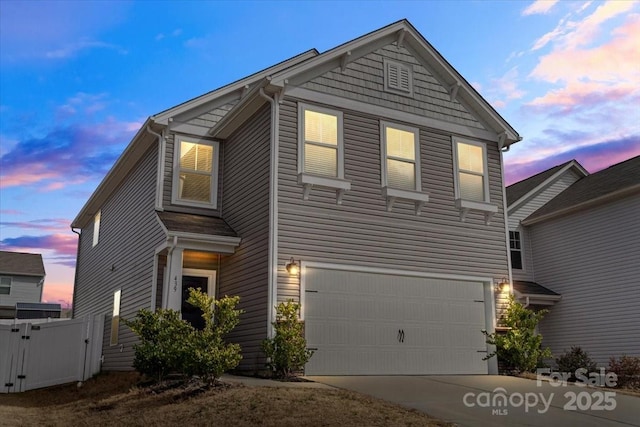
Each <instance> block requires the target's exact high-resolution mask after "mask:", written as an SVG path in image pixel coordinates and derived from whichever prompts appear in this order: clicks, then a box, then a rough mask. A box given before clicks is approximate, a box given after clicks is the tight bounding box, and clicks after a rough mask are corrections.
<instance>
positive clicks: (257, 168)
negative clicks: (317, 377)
mask: <svg viewBox="0 0 640 427" xmlns="http://www.w3.org/2000/svg"><path fill="white" fill-rule="evenodd" d="M270 121H271V113H270V107H269V106H268V105H267V106H265V107H263V108H262V109H261V110H260V111H259V112H257V113H256V114H255V115H254V116H253V117H252V118H251V119H249V120H248V121H247V122H246V123H245V124H244V125H243V126H242V127H241V128H240V129H238V130H237V131H236V132H235V133H234V134H233V135H231V136H230V137H229V139H228V140H226V141H225V142H224V159H225V161H224V171H225V191H224V196H223V197H224V212H223V218H224V220H225V221H226V222H227V223H228V224H229V226H231V228H233V229H234V230H235V231H236V233H238V235H239V236H240V237H241V238H242V242H241V244H240V246H239V247H238V248H237V249H236V252H235V253H234V254H233V255H226V256H225V255H223V256H222V257H221V271H220V288H219V296H223V295H239V296H240V305H239V308H241V309H243V310H245V313H244V314H242V316H241V317H240V324H239V325H238V327H237V328H236V329H235V330H234V331H233V332H232V333H231V334H230V336H229V339H230V340H231V341H233V342H237V343H239V344H240V345H241V346H242V353H243V360H242V362H241V364H240V369H243V370H257V369H264V357H263V354H262V351H261V350H260V342H261V341H262V340H263V339H264V338H266V332H267V304H268V297H267V295H268V274H269V267H268V259H269V257H268V248H269V173H270V168H269V164H270V134H271V127H270Z"/></svg>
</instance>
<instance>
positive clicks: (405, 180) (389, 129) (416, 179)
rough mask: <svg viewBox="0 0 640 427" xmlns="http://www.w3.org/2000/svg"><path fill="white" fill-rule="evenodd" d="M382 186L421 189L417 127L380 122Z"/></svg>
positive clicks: (412, 189) (410, 189)
mask: <svg viewBox="0 0 640 427" xmlns="http://www.w3.org/2000/svg"><path fill="white" fill-rule="evenodd" d="M380 133H381V152H382V186H383V187H389V188H396V189H400V190H409V191H421V189H422V186H421V182H420V181H421V179H420V143H419V138H418V129H416V128H412V127H408V126H403V125H397V124H393V123H387V122H381V123H380Z"/></svg>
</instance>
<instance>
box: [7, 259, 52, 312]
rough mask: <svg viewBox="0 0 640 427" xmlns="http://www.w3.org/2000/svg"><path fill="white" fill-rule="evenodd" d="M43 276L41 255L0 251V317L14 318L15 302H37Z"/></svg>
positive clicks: (40, 296) (40, 298)
mask: <svg viewBox="0 0 640 427" xmlns="http://www.w3.org/2000/svg"><path fill="white" fill-rule="evenodd" d="M44 276H45V271H44V264H43V262H42V255H40V254H27V253H19V252H7V251H0V319H13V318H15V317H16V304H17V303H39V302H40V301H41V300H42V287H43V284H44ZM58 317H59V316H58Z"/></svg>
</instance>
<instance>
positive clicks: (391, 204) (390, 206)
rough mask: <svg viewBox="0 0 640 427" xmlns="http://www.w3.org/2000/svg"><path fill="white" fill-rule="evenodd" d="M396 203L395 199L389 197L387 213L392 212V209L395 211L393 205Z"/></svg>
mask: <svg viewBox="0 0 640 427" xmlns="http://www.w3.org/2000/svg"><path fill="white" fill-rule="evenodd" d="M395 202H396V198H395V197H390V196H387V212H391V209H393V204H394V203H395Z"/></svg>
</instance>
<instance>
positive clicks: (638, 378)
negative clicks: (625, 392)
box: [609, 356, 640, 389]
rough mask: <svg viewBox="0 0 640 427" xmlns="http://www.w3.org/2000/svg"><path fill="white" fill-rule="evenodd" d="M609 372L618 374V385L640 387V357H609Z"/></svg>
mask: <svg viewBox="0 0 640 427" xmlns="http://www.w3.org/2000/svg"><path fill="white" fill-rule="evenodd" d="M609 372H613V373H614V374H616V375H617V376H618V385H617V386H618V387H623V388H637V389H640V357H630V356H622V357H621V358H620V360H616V358H615V357H612V358H611V359H609Z"/></svg>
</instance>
